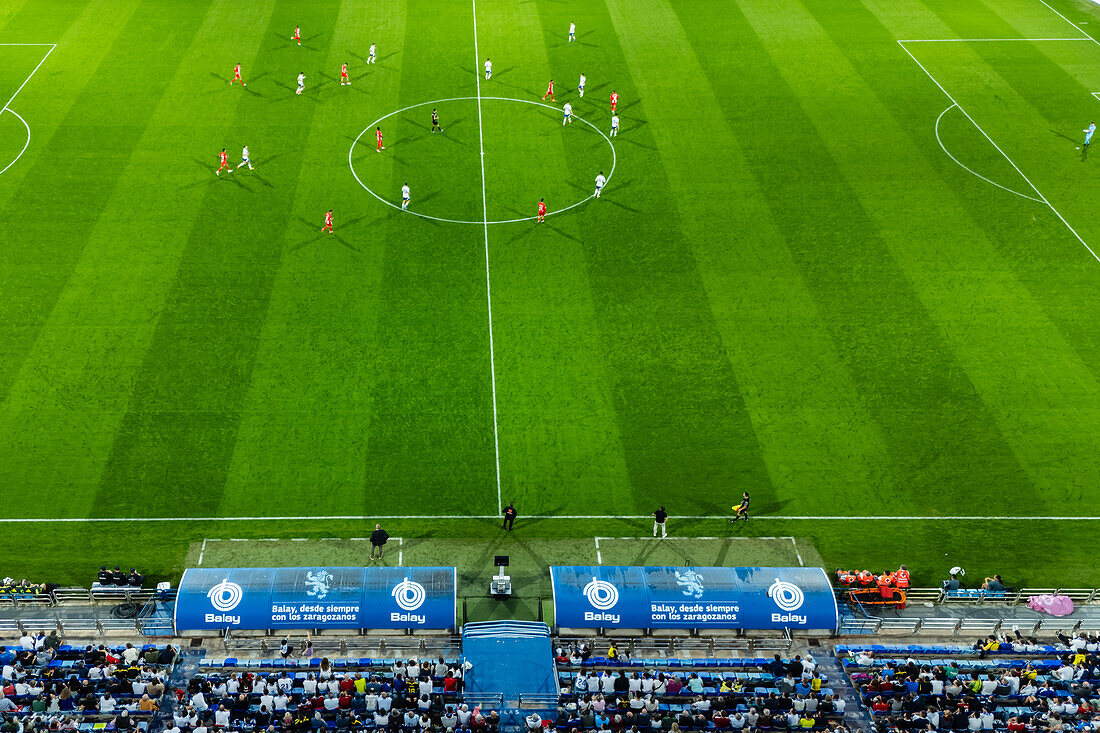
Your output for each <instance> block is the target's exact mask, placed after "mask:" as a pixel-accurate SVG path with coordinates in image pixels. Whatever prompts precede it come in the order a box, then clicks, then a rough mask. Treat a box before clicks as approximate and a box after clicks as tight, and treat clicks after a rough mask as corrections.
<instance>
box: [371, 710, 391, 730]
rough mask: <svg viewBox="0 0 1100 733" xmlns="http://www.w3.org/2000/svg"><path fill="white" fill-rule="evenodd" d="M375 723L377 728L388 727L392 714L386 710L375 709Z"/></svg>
mask: <svg viewBox="0 0 1100 733" xmlns="http://www.w3.org/2000/svg"><path fill="white" fill-rule="evenodd" d="M374 725H375V727H376V728H388V727H389V725H390V714H389V713H388V712H386V711H385V710H377V711H375V713H374Z"/></svg>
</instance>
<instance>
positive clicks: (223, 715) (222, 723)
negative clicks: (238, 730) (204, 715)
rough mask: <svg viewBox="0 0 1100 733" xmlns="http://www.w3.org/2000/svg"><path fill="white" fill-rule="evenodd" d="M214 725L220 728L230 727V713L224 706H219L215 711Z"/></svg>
mask: <svg viewBox="0 0 1100 733" xmlns="http://www.w3.org/2000/svg"><path fill="white" fill-rule="evenodd" d="M214 725H215V726H217V727H218V728H227V727H229V711H228V710H226V709H225V707H224V706H221V705H219V706H218V709H217V710H215V711H214Z"/></svg>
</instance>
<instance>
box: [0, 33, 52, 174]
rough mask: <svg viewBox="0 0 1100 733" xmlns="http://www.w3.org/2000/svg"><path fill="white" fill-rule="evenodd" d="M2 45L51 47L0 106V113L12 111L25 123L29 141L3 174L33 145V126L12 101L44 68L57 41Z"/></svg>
mask: <svg viewBox="0 0 1100 733" xmlns="http://www.w3.org/2000/svg"><path fill="white" fill-rule="evenodd" d="M0 46H49V47H50V50H49V51H47V52H46V55H45V56H43V57H42V60H41V61H39V62H38V66H35V67H34V71H32V72H31V73H30V75H29V76H28V77H27V78H26V79H24V80H23V83H22V84H20V85H19V88H18V89H16V90H15V94H13V95H11V97H10V98H8V101H7V102H5V103H4V106H3V107H0V114H3V113H4V112H10V113H11V114H13V115H15V116H16V117H18V118H19V121H20V122H22V123H23V127H25V128H27V142H25V143H23V149H22V150H20V151H19V155H17V156H15V159H14V160H12V162H10V163H8V164H7V165H6V166H4V167H3V169H0V175H3V174H4V173H5V172H6V171H7V170H8V168H11V167H12V166H13V165H15V164H16V163H17V162H18V161H19V159H20V158H22V157H23V153H25V152H27V148H29V147H30V146H31V126H30V125H28V124H27V121H26V120H24V119H23V117H22V115H20V114H19V113H18V112H16V111H15V110H14V109H11V103H12V102H14V101H15V98H16V97H17V96H19V92H21V91H23V87H25V86H27V82H29V81H30V80H31V77H33V76H34V75H35V73H36V72H37V71H38V70H39V69H41V68H42V64H44V63H46V59H48V58H49V57H50V54H51V53H53V51H54V49H55V48H57V44H56V43H0Z"/></svg>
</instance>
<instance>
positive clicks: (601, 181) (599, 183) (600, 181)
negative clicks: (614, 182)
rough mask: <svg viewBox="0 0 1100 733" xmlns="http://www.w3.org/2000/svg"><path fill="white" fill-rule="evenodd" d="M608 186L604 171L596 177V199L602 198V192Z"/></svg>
mask: <svg viewBox="0 0 1100 733" xmlns="http://www.w3.org/2000/svg"><path fill="white" fill-rule="evenodd" d="M606 185H607V179H606V178H604V177H603V171H600V174H599V175H598V176H596V198H599V197H600V192H601V191H603V187H604V186H606Z"/></svg>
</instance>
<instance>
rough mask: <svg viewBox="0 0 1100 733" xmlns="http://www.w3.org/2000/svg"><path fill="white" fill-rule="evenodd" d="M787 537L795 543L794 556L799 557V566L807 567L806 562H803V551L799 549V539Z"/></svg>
mask: <svg viewBox="0 0 1100 733" xmlns="http://www.w3.org/2000/svg"><path fill="white" fill-rule="evenodd" d="M787 539H789V540H790V541H791V544H792V545H794V556H795V557H797V558H798V566H799V567H806V563H804V562H802V553H801V552H799V551H798V541H797V540H796V539H795V538H794V537H788V538H787Z"/></svg>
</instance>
